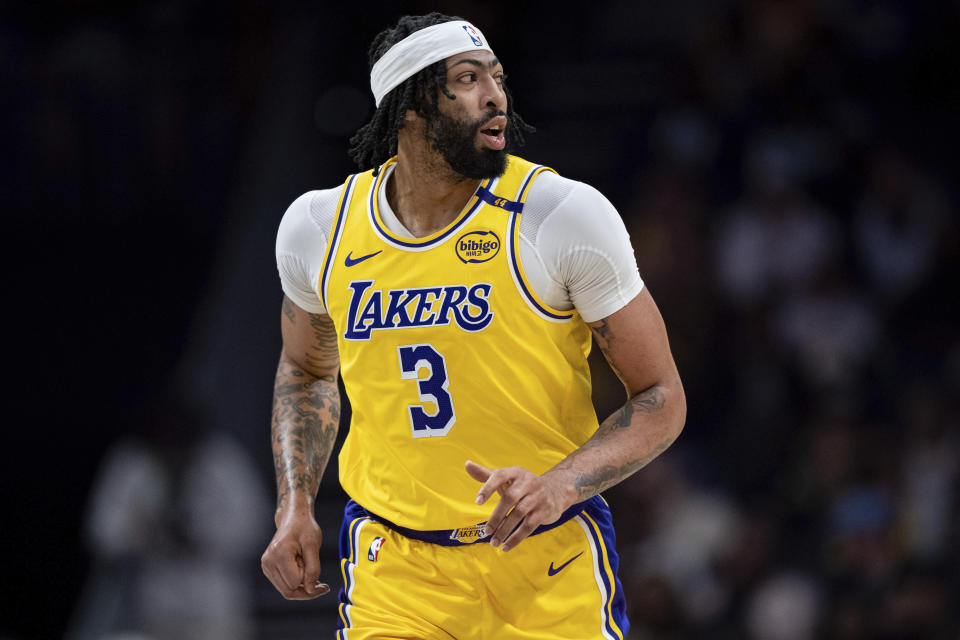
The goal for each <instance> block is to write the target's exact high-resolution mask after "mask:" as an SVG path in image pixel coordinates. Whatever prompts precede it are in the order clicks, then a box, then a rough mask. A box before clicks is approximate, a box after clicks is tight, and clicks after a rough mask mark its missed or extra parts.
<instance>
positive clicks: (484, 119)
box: [470, 109, 510, 133]
mask: <svg viewBox="0 0 960 640" xmlns="http://www.w3.org/2000/svg"><path fill="white" fill-rule="evenodd" d="M497 116H503V117H505V118H506V117H507V112H506V111H503V110H501V109H491V110H490V111H487V112H486V113H485V114H484V115H483V116H481V117H480V118H478V119H477V120H474V121H473V122H472V123H471V126H470V128H471V129H472V131H473V133H478V132H479V131H480V129H482V128H483V125H485V124H487V123H488V122H490V121H491V120H493V119H494V118H496V117H497ZM507 126H510V118H507Z"/></svg>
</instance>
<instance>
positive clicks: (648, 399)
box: [544, 379, 686, 504]
mask: <svg viewBox="0 0 960 640" xmlns="http://www.w3.org/2000/svg"><path fill="white" fill-rule="evenodd" d="M685 419H686V400H685V398H684V395H683V388H682V386H681V385H680V381H679V379H677V380H676V381H671V382H670V383H667V384H656V385H653V386H651V387H649V388H647V389H644V390H643V391H641V392H639V393H637V394H635V395H634V396H633V397H632V398H630V399H629V400H628V401H627V403H626V404H624V405H623V406H622V407H621V408H620V409H618V410H617V411H615V412H614V413H613V414H612V415H610V416H609V417H608V418H607V419H606V420H604V421H603V423H602V424H601V425H600V427H599V428H598V429H597V431H596V433H594V434H593V436H592V437H591V438H590V439H589V440H587V442H585V443H584V444H583V446H581V447H580V448H579V449H577V450H576V451H574V452H573V453H571V454H570V455H569V456H567V457H566V458H564V459H563V460H562V461H560V462H559V463H558V464H557V465H556V466H554V467H553V468H552V469H550V470H549V471H548V472H547V473H546V474H544V477H545V478H546V477H547V476H551V477H552V478H553V479H557V480H558V481H559V484H560V486H562V487H563V488H564V491H565V492H566V494H567V502H569V504H573V503H575V502H580V501H583V500H586V499H588V498H591V497H593V496H595V495H597V494H598V493H600V492H602V491H604V490H606V489H609V488H610V487H612V486H614V485H615V484H617V483H619V482H621V481H622V480H624V479H625V478H627V477H629V476H630V475H632V474H634V473H636V472H637V471H639V470H640V469H642V468H643V467H645V466H646V465H647V464H649V463H650V462H651V461H652V460H653V459H654V458H656V457H657V456H658V455H660V454H661V453H663V452H664V451H665V450H666V449H667V447H669V446H670V445H671V444H672V443H673V441H674V440H676V438H677V436H678V435H679V434H680V431H681V430H682V428H683V423H684V420H685Z"/></svg>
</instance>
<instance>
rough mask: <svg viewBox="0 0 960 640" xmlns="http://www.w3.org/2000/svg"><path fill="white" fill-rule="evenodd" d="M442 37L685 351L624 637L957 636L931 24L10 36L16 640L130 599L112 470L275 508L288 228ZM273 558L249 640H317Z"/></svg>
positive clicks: (948, 194)
mask: <svg viewBox="0 0 960 640" xmlns="http://www.w3.org/2000/svg"><path fill="white" fill-rule="evenodd" d="M432 9H439V10H442V11H444V12H446V13H450V14H454V15H462V16H465V17H467V18H468V19H470V20H473V21H474V22H475V23H476V24H477V25H478V26H479V27H480V28H481V29H482V30H483V31H484V33H485V34H486V35H487V37H488V38H489V40H490V41H491V43H492V44H493V47H494V50H495V51H496V53H497V54H498V56H499V57H500V59H501V60H502V61H503V62H504V64H505V68H506V71H507V73H508V74H509V80H508V83H509V84H510V86H511V87H512V90H513V92H514V95H515V97H516V100H517V107H518V110H519V111H520V113H521V114H523V116H524V118H525V119H526V120H527V121H528V122H530V123H532V124H534V125H535V126H537V127H538V129H539V131H538V133H536V134H534V135H532V136H530V137H529V144H528V146H527V147H526V148H525V149H524V150H523V152H522V155H524V156H526V157H528V158H530V159H532V160H535V161H538V162H541V163H545V164H548V165H550V166H552V167H555V168H556V169H557V170H558V171H559V172H560V173H561V174H564V175H566V176H568V177H571V178H574V179H578V180H582V181H585V182H588V183H590V184H592V185H594V186H596V187H597V188H599V189H600V190H601V191H602V192H604V193H605V194H606V195H607V197H608V198H609V199H610V200H611V201H612V202H613V203H614V205H616V206H617V208H618V210H619V211H620V212H621V214H622V215H623V217H624V219H625V221H626V223H627V225H628V228H629V230H630V232H631V236H632V238H633V241H634V246H635V248H636V252H637V259H638V264H639V266H640V270H641V274H642V275H643V276H644V278H645V280H646V282H647V285H648V286H649V287H650V289H651V291H652V292H653V294H654V296H655V298H656V299H657V301H658V303H659V305H660V307H661V311H662V313H663V316H664V318H665V321H666V323H667V327H668V329H669V331H670V336H671V341H672V345H673V348H674V352H675V355H676V357H677V362H678V365H679V368H680V371H681V374H682V376H683V378H684V382H685V386H686V389H687V395H688V404H689V417H688V422H687V428H686V430H685V432H684V434H683V435H682V436H681V439H680V440H679V441H678V443H677V444H676V445H675V447H674V448H673V449H672V450H671V452H669V453H668V454H667V455H666V456H665V457H664V460H662V461H659V462H657V463H654V465H651V467H650V468H649V469H648V470H646V471H644V472H641V473H640V474H638V476H637V477H636V478H634V479H632V480H631V481H629V482H628V483H627V484H625V485H624V486H623V487H619V488H617V489H616V490H614V491H612V492H611V496H610V498H611V502H612V503H613V505H614V515H615V518H616V519H617V524H618V531H619V533H620V538H621V541H622V542H621V553H622V555H623V568H622V574H621V577H622V578H623V580H624V582H625V586H626V589H627V594H628V598H629V601H630V607H631V612H632V617H633V621H634V625H635V630H634V632H633V635H632V637H653V638H660V637H665V638H673V637H676V638H680V637H704V635H709V636H710V637H731V638H740V637H757V638H761V637H769V638H787V637H837V638H873V637H884V638H907V637H917V638H927V637H929V638H937V637H955V636H951V635H950V633H951V630H953V632H954V633H955V631H956V629H957V628H960V626H958V618H957V613H956V612H957V611H958V610H960V607H958V595H960V593H958V590H957V587H958V582H957V580H956V578H955V575H956V570H957V568H958V567H957V564H958V557H957V549H956V545H955V541H956V539H957V537H956V534H957V525H958V513H960V511H958V509H957V501H958V500H957V493H956V474H957V471H958V468H960V466H958V465H960V447H958V442H957V425H958V418H960V412H958V404H957V399H958V397H960V330H958V326H960V325H958V316H957V312H956V306H957V305H956V298H957V284H956V282H957V281H956V277H957V275H958V258H960V250H958V247H960V244H958V242H960V241H958V225H957V219H956V202H957V195H958V194H957V193H956V181H955V176H956V161H955V156H954V154H955V149H956V142H957V138H958V136H957V133H958V118H957V108H958V105H960V101H958V98H960V95H958V91H957V84H956V63H957V62H958V60H960V56H958V53H960V51H958V48H960V45H958V42H960V38H958V35H960V30H958V26H960V21H958V17H960V6H958V4H957V3H955V2H950V3H947V2H943V3H935V2H908V1H905V0H904V1H899V2H898V1H894V0H887V1H883V0H878V1H871V2H867V1H865V0H844V1H838V2H827V1H825V0H824V1H821V2H817V1H814V0H754V1H743V2H732V1H721V2H709V3H707V2H694V1H692V0H673V1H671V2H644V3H634V2H601V3H598V4H595V5H590V6H589V7H588V6H587V4H584V3H579V4H577V5H570V6H564V5H559V4H557V3H549V4H537V3H529V4H526V3H524V4H519V3H518V5H517V6H511V7H510V8H507V7H506V6H501V5H491V4H489V3H472V2H440V3H437V4H426V3H418V2H406V3H404V2H395V3H389V2H383V3H335V4H331V3H319V2H315V3H306V2H292V1H291V2H274V3H269V4H268V3H262V2H252V1H245V0H239V1H234V2H229V3H227V2H189V1H186V0H183V1H169V2H161V1H156V2H133V3H128V2H106V1H95V0H87V1H73V2H59V3H13V2H0V114H2V116H3V117H2V118H0V140H2V151H0V176H2V178H0V202H2V203H3V208H4V214H5V215H4V225H5V227H6V228H7V230H8V231H7V232H5V233H4V234H3V235H4V238H5V240H6V242H5V243H4V244H5V245H6V247H7V250H6V251H5V260H4V262H5V263H6V268H5V277H4V282H5V287H4V288H5V296H4V297H5V299H6V305H5V308H6V309H7V314H8V318H9V322H8V327H9V328H8V330H7V332H6V335H7V344H8V349H7V356H6V358H5V361H6V363H7V380H8V381H7V383H6V385H5V386H6V388H7V393H6V394H5V397H6V399H7V404H8V405H9V406H10V407H12V409H13V410H12V412H11V413H8V415H9V419H8V420H7V421H6V424H5V426H4V430H3V431H4V436H5V438H4V440H5V441H4V443H3V450H4V465H3V479H2V480H3V483H2V486H3V491H4V508H3V513H4V515H3V519H2V533H0V536H2V538H0V539H2V541H3V561H2V562H3V564H2V570H3V571H2V575H3V577H2V580H0V582H2V586H0V637H3V638H14V639H28V638H31V639H32V638H56V637H63V636H64V635H65V634H68V633H73V634H74V635H73V636H71V637H83V636H82V634H80V632H79V631H78V628H79V627H82V626H83V622H82V621H83V620H85V619H87V618H85V616H89V615H90V610H91V607H92V608H94V609H95V608H96V607H95V606H94V605H91V604H90V602H91V600H90V597H89V594H90V593H91V592H95V591H97V590H98V589H106V590H107V591H109V590H110V589H111V588H115V589H122V587H120V586H117V585H118V584H120V583H113V582H110V580H107V581H105V582H103V583H102V584H98V585H93V584H92V583H93V582H96V581H95V580H93V577H94V576H96V575H97V568H98V567H102V566H113V565H111V562H113V560H115V559H112V558H111V555H110V553H109V552H108V550H105V549H104V548H101V547H98V546H97V544H96V543H95V542H93V541H92V540H93V539H95V536H94V538H93V539H92V538H91V534H90V533H89V531H87V529H88V525H87V524H85V523H86V522H88V517H89V513H90V509H91V506H90V505H91V500H92V499H93V495H94V494H95V487H96V484H95V482H96V478H97V477H98V472H99V471H98V470H102V469H103V468H104V465H105V464H106V460H108V459H109V456H110V454H109V452H111V451H114V452H115V451H116V448H113V445H115V444H116V443H118V442H127V441H133V442H138V443H141V444H140V445H138V446H142V447H143V448H144V449H145V450H147V451H151V450H153V451H154V453H155V455H156V457H157V459H158V460H160V461H161V466H162V467H163V468H166V469H168V471H169V474H170V477H173V478H175V477H176V476H177V473H178V470H181V469H182V468H183V467H184V466H185V463H184V459H185V455H186V454H185V452H187V451H190V450H192V449H191V446H193V443H195V441H196V439H197V438H198V437H199V436H198V434H206V433H209V432H220V433H227V434H229V435H230V437H232V438H233V440H234V441H235V442H236V443H238V444H239V445H240V447H241V448H242V450H243V451H245V452H246V455H247V456H248V460H249V461H250V467H249V468H250V469H252V470H253V473H254V475H255V477H256V479H257V482H259V483H260V484H261V485H262V488H263V492H264V495H265V496H269V495H270V494H271V492H272V486H271V485H272V469H271V461H270V454H269V440H268V429H269V411H270V392H271V384H272V377H273V371H274V367H275V362H276V357H277V354H278V349H279V332H278V324H277V319H278V313H279V303H280V296H281V294H280V289H279V283H278V279H277V277H276V269H275V265H274V259H273V243H274V238H275V232H276V226H277V224H278V222H279V219H280V217H281V216H282V214H283V212H284V210H285V209H286V207H287V205H288V204H289V203H290V202H291V201H292V200H293V199H294V198H295V197H297V196H298V195H299V194H301V193H303V192H305V191H307V190H310V189H316V188H325V187H331V186H334V185H336V184H338V183H340V182H341V181H342V180H343V178H344V177H345V176H346V175H347V174H348V173H349V172H351V171H353V170H355V168H354V167H353V166H352V165H351V163H350V161H349V159H348V158H347V156H346V146H347V140H348V138H349V136H350V135H351V134H352V132H353V131H355V130H356V128H358V127H359V126H360V125H361V124H363V123H364V122H365V121H366V119H367V118H368V117H369V115H370V114H371V113H372V107H373V103H372V99H371V98H370V97H369V92H368V82H367V66H366V50H367V46H368V44H369V42H370V40H371V39H372V38H373V36H374V35H375V34H376V33H377V32H378V31H380V30H381V29H382V28H384V27H386V26H389V25H390V24H392V23H393V22H394V21H395V20H396V18H397V17H399V16H400V15H403V14H405V13H425V12H427V11H429V10H432ZM595 364H598V363H595ZM595 386H596V400H597V405H598V411H599V412H600V413H601V414H603V415H605V414H606V413H608V412H609V411H610V410H611V409H612V408H613V407H615V406H617V405H618V404H619V403H620V402H621V401H622V398H621V397H620V396H619V394H620V390H619V387H618V385H617V383H616V381H615V380H614V379H613V378H612V376H611V375H610V374H609V373H608V372H607V371H606V370H605V369H604V368H603V367H602V365H601V366H599V367H597V370H596V379H595ZM603 415H601V417H603ZM174 425H176V426H174ZM164 434H165V435H164ZM181 454H182V455H181ZM164 465H165V466H164ZM335 471H336V468H335V463H332V464H331V467H330V469H329V470H328V474H327V477H326V478H327V481H326V485H325V486H324V488H323V489H322V491H321V500H320V506H319V511H320V520H321V522H320V523H321V526H322V527H324V529H325V531H326V532H327V541H326V543H325V550H326V553H327V556H328V557H327V559H326V563H327V564H326V566H327V567H328V569H327V572H328V575H329V579H330V580H331V583H332V584H334V586H335V587H336V584H337V581H338V580H339V577H338V576H336V575H335V569H334V567H335V566H336V562H335V560H334V559H333V558H334V556H333V554H334V553H335V535H334V532H335V531H336V527H337V526H338V524H339V521H338V513H337V512H338V509H339V508H340V505H341V500H342V496H341V494H340V493H339V490H338V489H337V488H336V487H335V486H334V485H335V481H334V479H335V475H334V474H335ZM101 477H102V476H101ZM178 482H179V481H177V480H175V479H174V480H173V481H172V486H174V487H179V489H176V491H182V490H183V489H182V487H183V484H182V483H180V484H178ZM134 502H135V500H134ZM264 519H265V520H266V527H267V530H266V531H265V532H263V533H258V534H257V535H258V536H260V537H261V538H262V544H257V545H255V546H256V547H257V548H262V546H263V545H265V544H266V542H267V540H269V536H270V531H269V525H270V522H269V521H270V515H269V511H267V512H266V516H265V518H264ZM174 520H176V518H175V517H173V516H170V514H167V517H166V522H167V524H169V523H170V522H171V521H174ZM158 526H159V525H158ZM173 528H174V529H176V528H177V525H176V524H174V525H173ZM173 538H175V539H176V544H168V543H165V548H167V549H168V550H169V549H171V548H172V549H191V551H190V553H197V550H196V549H194V548H193V547H191V544H192V542H191V540H190V539H189V535H187V534H185V533H184V532H182V531H178V532H177V533H176V534H175V535H173ZM147 540H149V536H148V537H147ZM178 545H179V546H178ZM156 548H157V547H156V546H154V545H153V544H151V543H150V542H147V543H145V544H144V545H143V546H142V547H139V548H138V549H137V550H135V551H133V552H126V554H125V555H124V556H123V558H122V560H123V562H125V563H127V564H125V565H124V566H125V567H128V569H129V567H136V566H140V565H139V564H138V563H141V562H143V561H145V559H146V560H149V558H150V554H151V553H152V552H153V551H154V550H155V549H156ZM671 554H673V555H671ZM258 556H259V551H257V552H250V553H247V554H246V555H245V556H243V557H241V558H240V559H239V560H238V565H236V566H240V567H242V569H241V570H240V574H238V575H241V576H242V580H244V581H247V582H249V594H252V595H250V596H249V599H248V600H245V601H244V602H245V604H244V607H243V608H244V611H245V612H246V614H247V615H248V619H247V621H246V623H245V624H247V627H246V629H247V631H246V632H247V633H248V634H249V635H250V637H271V638H284V637H290V638H298V637H308V635H309V636H310V637H314V636H317V635H321V636H323V635H326V634H327V633H328V629H329V628H330V626H329V625H330V624H332V623H331V619H332V618H331V616H332V615H334V611H333V601H332V597H330V598H328V599H327V600H326V601H324V602H314V603H310V604H302V605H298V606H294V605H290V604H288V603H284V602H283V601H282V600H281V599H280V598H279V596H278V595H276V594H275V593H273V592H272V590H271V589H270V588H269V585H268V584H266V581H265V579H263V578H262V577H261V576H260V575H259V565H258V561H257V558H258ZM665 558H666V560H665ZM108 573H109V572H108ZM124 575H127V576H128V577H129V576H130V575H136V572H135V570H134V569H130V570H129V571H128V572H127V573H126V574H124ZM123 584H126V583H123ZM104 585H106V586H104ZM111 585H112V586H111ZM84 594H86V595H84ZM212 606H213V605H211V607H212ZM769 611H777V612H779V613H778V614H777V615H776V616H775V617H776V619H777V621H781V622H782V621H783V620H786V621H787V622H786V623H784V624H785V625H786V626H787V627H788V628H786V629H780V628H778V627H777V624H780V622H770V621H769V620H767V618H765V615H764V613H765V612H769ZM784 611H786V612H787V613H783V612H784ZM127 624H128V626H129V628H131V629H132V628H137V624H138V623H137V622H136V621H135V620H134V621H128V623H127ZM765 625H766V626H765ZM771 625H772V626H771ZM791 625H793V626H791ZM798 629H799V630H800V631H799V633H800V634H801V635H789V634H790V633H791V632H795V631H797V630H798ZM804 630H806V631H804ZM804 632H806V633H807V634H808V635H806V636H805V635H803V633H804ZM155 633H159V632H155ZM78 634H79V635H78ZM771 634H772V635H771ZM778 634H779V635H778ZM809 634H813V635H809ZM157 637H160V636H157Z"/></svg>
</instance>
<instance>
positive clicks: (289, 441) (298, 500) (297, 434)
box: [271, 354, 340, 513]
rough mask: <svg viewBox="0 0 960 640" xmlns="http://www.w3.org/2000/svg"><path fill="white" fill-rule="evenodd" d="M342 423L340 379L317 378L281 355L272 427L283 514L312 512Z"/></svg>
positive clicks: (274, 393)
mask: <svg viewBox="0 0 960 640" xmlns="http://www.w3.org/2000/svg"><path fill="white" fill-rule="evenodd" d="M339 421H340V394H339V392H338V391H337V380H336V374H335V373H334V374H332V375H324V376H321V377H317V376H315V375H312V374H311V373H308V372H307V371H306V370H304V368H303V367H300V366H298V365H297V364H296V363H295V362H293V361H292V360H290V359H289V358H288V357H287V356H286V354H281V356H280V363H279V365H278V366H277V376H276V380H275V383H274V392H273V419H272V425H271V433H272V438H271V439H272V446H273V464H274V470H275V472H276V477H277V512H278V513H279V512H280V511H281V510H284V509H289V508H306V507H309V508H311V509H312V505H313V501H314V499H315V498H316V495H317V489H318V488H319V486H320V479H321V478H322V477H323V472H324V470H325V469H326V467H327V462H328V460H329V459H330V453H331V452H332V451H333V445H334V442H335V441H336V438H337V427H338V424H339Z"/></svg>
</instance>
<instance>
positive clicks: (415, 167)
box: [386, 145, 480, 238]
mask: <svg viewBox="0 0 960 640" xmlns="http://www.w3.org/2000/svg"><path fill="white" fill-rule="evenodd" d="M479 185H480V180H471V179H468V178H464V177H463V176H461V175H459V174H457V173H455V172H454V171H453V170H452V169H450V167H449V165H447V163H446V162H445V161H444V160H443V159H442V158H441V157H439V156H438V155H437V154H436V153H435V152H434V151H433V150H429V149H424V148H422V147H421V148H414V149H407V148H404V146H403V145H401V148H400V150H399V153H398V154H397V164H396V166H395V167H394V169H393V173H392V174H391V175H390V176H389V179H388V180H387V184H386V189H387V202H389V203H390V208H391V209H393V212H394V214H396V216H397V219H398V220H400V223H401V224H403V226H404V227H406V229H407V231H409V232H410V233H411V234H412V235H413V236H414V237H416V238H422V237H424V236H428V235H430V234H431V233H434V232H436V231H439V230H440V229H443V228H444V227H446V226H447V225H448V224H450V223H451V222H453V220H454V219H455V218H456V217H457V216H458V215H459V214H460V212H461V211H463V208H464V207H465V206H466V205H467V202H468V201H469V200H470V197H471V196H472V195H473V194H474V192H476V190H477V187H478V186H479Z"/></svg>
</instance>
